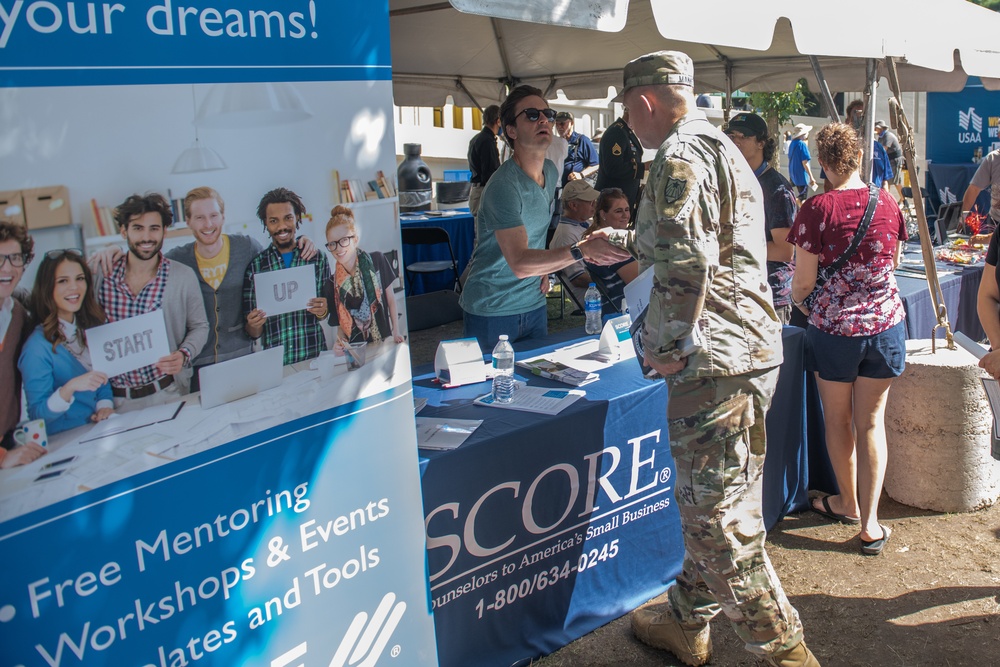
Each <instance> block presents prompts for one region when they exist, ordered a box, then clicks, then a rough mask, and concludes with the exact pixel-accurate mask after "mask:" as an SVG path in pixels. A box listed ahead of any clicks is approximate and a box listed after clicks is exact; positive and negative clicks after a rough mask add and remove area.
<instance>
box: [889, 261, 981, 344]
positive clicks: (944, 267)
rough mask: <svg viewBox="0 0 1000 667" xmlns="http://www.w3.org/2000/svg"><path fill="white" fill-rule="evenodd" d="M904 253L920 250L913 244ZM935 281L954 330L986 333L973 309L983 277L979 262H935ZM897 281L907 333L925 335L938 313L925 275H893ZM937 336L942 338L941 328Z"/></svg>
mask: <svg viewBox="0 0 1000 667" xmlns="http://www.w3.org/2000/svg"><path fill="white" fill-rule="evenodd" d="M906 256H907V257H919V256H920V253H919V250H918V249H916V248H915V247H913V246H912V244H911V247H908V248H907V252H906ZM937 267H938V282H939V283H941V292H942V294H943V295H944V305H945V307H947V309H948V319H949V320H950V321H951V325H952V327H953V330H954V331H961V332H962V333H964V334H966V335H968V336H969V337H970V338H972V339H973V340H981V339H982V338H983V337H984V336H985V334H984V333H983V328H982V326H981V325H980V324H979V315H978V314H977V312H976V294H977V293H978V291H979V281H980V280H982V277H983V267H982V266H967V267H962V266H954V265H949V264H944V263H943V262H938V263H937ZM942 271H954V272H955V273H952V274H950V275H942V274H941V272H942ZM896 282H897V283H898V284H899V294H900V297H901V298H902V299H903V306H904V307H905V308H906V337H907V338H915V339H927V338H930V337H931V330H932V329H933V327H934V325H935V324H937V315H936V314H935V312H934V305H933V303H932V302H931V295H930V291H929V290H928V289H927V280H926V279H925V278H909V277H905V276H902V275H900V274H897V275H896ZM937 337H938V338H944V329H938V331H937Z"/></svg>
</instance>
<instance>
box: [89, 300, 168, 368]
mask: <svg viewBox="0 0 1000 667" xmlns="http://www.w3.org/2000/svg"><path fill="white" fill-rule="evenodd" d="M87 345H88V346H89V347H90V360H91V362H92V363H93V365H94V370H95V371H100V372H102V373H106V374H107V376H108V377H112V376H114V375H121V374H122V373H128V372H129V371H134V370H136V369H138V368H142V367H144V366H149V365H151V364H155V363H156V362H157V361H159V360H160V359H162V358H163V357H165V356H167V355H169V354H170V352H171V350H170V342H169V340H168V339H167V326H166V323H165V321H164V319H163V311H162V310H154V311H152V312H149V313H144V314H142V315H136V316H135V317H128V318H125V319H124V320H118V321H117V322H109V323H108V324H104V325H102V326H99V327H94V328H93V329H87Z"/></svg>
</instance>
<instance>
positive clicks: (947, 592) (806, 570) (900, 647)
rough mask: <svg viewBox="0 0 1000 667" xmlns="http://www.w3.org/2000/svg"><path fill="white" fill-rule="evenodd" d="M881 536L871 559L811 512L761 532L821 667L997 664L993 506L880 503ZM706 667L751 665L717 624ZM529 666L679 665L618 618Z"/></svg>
mask: <svg viewBox="0 0 1000 667" xmlns="http://www.w3.org/2000/svg"><path fill="white" fill-rule="evenodd" d="M880 517H884V519H885V520H884V521H883V523H885V524H886V525H888V526H889V527H890V528H891V529H892V536H891V537H890V539H889V543H888V544H887V545H886V550H885V551H883V553H882V555H881V556H878V557H874V558H872V557H866V556H862V555H861V554H860V553H859V551H858V540H857V532H856V528H852V527H850V526H844V525H840V524H836V525H835V524H832V523H830V522H828V521H827V520H825V519H823V518H822V517H819V516H817V515H815V514H813V513H811V512H805V513H803V514H800V515H797V516H791V517H788V518H786V519H785V520H784V521H782V522H781V523H779V524H778V525H777V526H776V527H775V528H774V530H772V531H771V534H770V535H769V536H768V545H767V548H768V553H769V554H770V556H771V560H772V561H773V563H774V566H775V569H776V570H777V571H778V575H779V576H780V577H781V581H782V584H783V586H784V588H785V592H786V593H787V594H788V597H789V599H791V601H792V604H793V605H794V606H795V607H796V608H797V609H798V610H799V614H800V616H801V617H802V621H803V625H804V626H805V633H806V640H807V642H808V644H809V647H810V648H811V649H812V650H813V652H814V653H815V654H816V657H817V658H818V659H819V660H820V662H821V663H822V664H823V665H824V666H825V667H830V666H833V667H918V666H927V667H987V666H990V665H1000V506H995V507H993V508H991V509H989V510H983V511H979V512H974V513H970V514H936V513H933V512H926V511H924V510H918V509H914V508H912V507H907V506H906V505H900V504H899V503H896V502H894V501H892V500H891V499H889V498H888V497H883V501H882V503H881V505H880ZM712 641H713V644H714V656H713V659H712V662H711V663H710V664H712V665H720V666H725V667H729V666H732V667H744V666H746V667H750V666H755V665H758V664H762V663H760V662H759V661H758V660H757V659H756V658H755V657H753V656H751V655H750V654H748V653H746V652H745V651H744V650H743V644H742V642H741V641H740V640H739V638H738V637H737V636H736V633H735V632H734V631H733V629H732V627H731V626H730V625H729V623H728V622H727V621H726V620H725V618H724V617H721V616H720V617H718V618H717V619H716V620H715V621H714V622H713V623H712ZM536 664H537V665H538V666H539V667H570V666H572V667H590V666H594V667H596V666H598V665H601V666H610V665H622V666H624V665H635V666H643V665H658V666H660V665H663V666H667V667H673V666H675V665H681V664H682V663H680V662H679V661H677V660H676V659H674V658H673V656H671V655H670V654H669V653H665V652H662V651H657V650H655V649H651V648H648V647H646V646H644V645H643V644H640V643H639V642H638V641H636V640H635V638H634V637H633V636H632V631H631V628H630V626H629V622H628V617H627V616H625V617H623V618H620V619H618V620H615V621H613V622H611V623H609V624H607V625H605V626H604V627H602V628H599V629H598V630H596V631H595V632H592V633H590V634H589V635H586V636H585V637H582V638H581V639H578V640H577V641H575V642H573V643H572V644H570V645H569V646H567V647H565V648H563V649H561V650H559V651H557V652H556V653H554V654H552V655H551V656H548V657H546V658H543V659H541V660H539V661H538V662H536Z"/></svg>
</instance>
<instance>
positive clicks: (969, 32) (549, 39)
mask: <svg viewBox="0 0 1000 667" xmlns="http://www.w3.org/2000/svg"><path fill="white" fill-rule="evenodd" d="M389 5H390V12H389V15H390V31H391V34H392V50H393V52H392V61H393V91H394V94H395V98H396V104H400V105H408V106H440V105H441V104H443V103H444V101H445V99H446V98H447V96H448V95H451V96H452V97H453V99H454V101H455V103H456V104H459V105H463V106H471V105H476V104H478V105H481V106H485V105H487V104H491V103H498V102H499V101H500V100H501V99H502V98H503V93H504V87H505V84H517V83H528V84H531V85H534V86H537V87H539V88H541V89H542V90H543V91H545V94H546V96H547V97H554V96H555V94H556V91H557V90H562V91H563V93H564V94H565V95H566V97H567V98H569V99H594V98H604V97H606V96H607V94H608V88H609V87H612V88H616V87H618V86H619V85H620V84H621V70H622V66H623V65H624V64H625V63H626V62H628V61H629V60H631V59H633V58H636V57H638V56H641V55H643V54H645V53H649V52H652V51H658V50H662V49H676V50H680V51H684V52H686V53H687V54H688V55H690V56H691V58H692V59H693V60H694V63H695V89H696V91H698V92H725V91H726V90H736V89H740V90H744V91H748V92H754V91H781V90H791V89H792V88H793V87H794V85H795V82H796V81H797V80H798V79H800V78H805V79H806V80H807V82H808V83H809V86H810V88H811V89H812V90H813V91H818V90H819V86H818V83H817V81H816V77H815V74H814V71H813V68H812V66H811V64H810V61H809V58H808V56H809V55H815V56H818V61H819V64H820V66H821V67H822V70H823V74H824V76H825V78H826V80H827V82H828V85H829V86H830V88H831V89H833V90H835V91H837V90H839V91H859V90H862V89H863V88H864V85H865V66H864V59H865V58H876V59H880V60H881V59H882V58H884V57H885V56H887V55H892V56H895V57H896V58H898V59H899V64H898V70H899V79H900V83H901V86H902V88H903V90H911V91H920V90H939V91H958V90H961V89H962V88H963V87H964V86H965V84H966V80H967V78H968V76H970V75H971V76H979V77H980V78H982V79H983V83H984V85H985V86H986V87H987V88H988V89H990V90H1000V49H998V48H997V47H996V43H997V40H996V35H1000V14H998V13H997V12H993V11H990V10H987V9H984V8H982V7H978V6H976V5H972V4H971V3H969V2H966V1H965V0H910V1H908V2H907V1H904V0H867V1H865V0H840V1H839V2H838V3H836V6H835V8H834V7H833V6H831V5H830V4H829V3H827V2H817V1H816V0H797V1H792V0H757V1H756V2H754V3H751V4H750V5H745V4H744V5H737V6H736V7H738V8H739V9H738V10H736V11H734V4H733V3H732V2H731V1H730V0H699V1H698V2H696V3H690V2H682V1H681V0H572V2H570V0H451V1H450V2H431V0H390V2H389ZM459 10H462V11H459ZM471 12H478V13H471ZM880 66H881V64H880Z"/></svg>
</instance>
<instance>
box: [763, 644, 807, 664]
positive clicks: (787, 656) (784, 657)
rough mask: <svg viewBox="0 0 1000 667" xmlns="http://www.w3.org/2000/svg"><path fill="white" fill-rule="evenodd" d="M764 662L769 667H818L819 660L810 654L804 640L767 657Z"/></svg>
mask: <svg viewBox="0 0 1000 667" xmlns="http://www.w3.org/2000/svg"><path fill="white" fill-rule="evenodd" d="M764 662H765V664H768V665H771V667H820V664H819V660H817V659H816V656H814V655H813V654H812V651H810V650H809V647H808V646H806V643H805V642H799V643H798V644H796V645H795V646H793V647H792V648H790V649H788V650H786V651H782V652H781V653H774V654H773V655H770V656H768V657H767V659H766V660H765V661H764Z"/></svg>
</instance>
